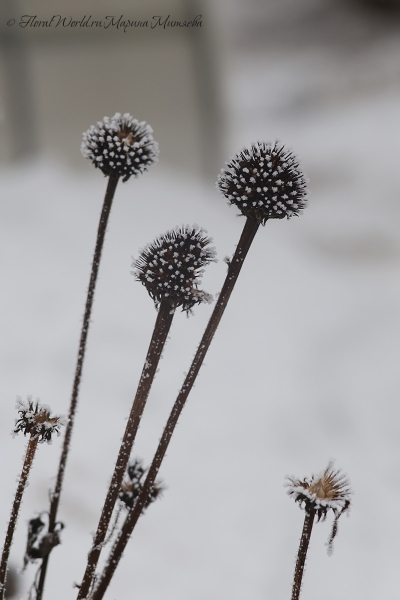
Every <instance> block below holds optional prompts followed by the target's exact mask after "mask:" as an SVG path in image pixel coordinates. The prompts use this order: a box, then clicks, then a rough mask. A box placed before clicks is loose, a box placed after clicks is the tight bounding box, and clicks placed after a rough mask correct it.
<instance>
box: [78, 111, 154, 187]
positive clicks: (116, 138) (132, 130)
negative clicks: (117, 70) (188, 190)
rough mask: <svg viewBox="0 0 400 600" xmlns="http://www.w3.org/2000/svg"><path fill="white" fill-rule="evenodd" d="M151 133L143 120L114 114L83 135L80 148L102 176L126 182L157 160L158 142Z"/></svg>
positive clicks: (127, 115) (128, 115) (150, 129)
mask: <svg viewBox="0 0 400 600" xmlns="http://www.w3.org/2000/svg"><path fill="white" fill-rule="evenodd" d="M152 133H153V130H152V128H151V127H150V125H147V123H145V122H144V121H142V122H139V121H137V120H136V119H134V118H133V117H131V115H130V114H128V113H126V114H124V115H121V114H120V113H116V114H115V115H114V116H113V117H111V118H110V117H104V119H103V120H102V121H99V122H98V123H97V125H92V127H91V128H90V129H88V131H86V132H85V133H84V134H83V142H82V146H81V151H82V154H83V156H84V157H85V158H90V160H91V161H92V162H93V164H94V166H95V167H97V168H99V169H101V171H103V173H104V175H107V176H108V175H114V176H119V177H122V178H123V181H128V179H129V178H130V177H131V176H132V175H133V176H134V177H137V176H138V175H140V174H141V173H143V172H144V171H147V168H148V167H149V166H150V165H152V164H154V163H155V162H157V157H158V144H157V142H155V141H154V139H153V136H152Z"/></svg>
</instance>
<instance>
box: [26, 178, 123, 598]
mask: <svg viewBox="0 0 400 600" xmlns="http://www.w3.org/2000/svg"><path fill="white" fill-rule="evenodd" d="M118 180H119V177H118V176H110V177H109V179H108V185H107V190H106V194H105V197H104V202H103V208H102V211H101V215H100V221H99V227H98V231H97V239H96V246H95V250H94V256H93V263H92V272H91V274H90V280H89V288H88V292H87V297H86V305H85V313H84V317H83V323H82V331H81V337H80V341H79V349H78V358H77V362H76V368H75V377H74V382H73V386H72V394H71V402H70V407H69V414H68V418H69V420H68V424H67V427H66V431H65V436H64V442H63V448H62V451H61V457H60V463H59V465H58V473H57V480H56V485H55V487H54V491H53V493H52V494H51V501H50V511H49V515H50V516H49V533H51V532H53V531H54V527H55V525H56V522H57V512H58V505H59V502H60V494H61V489H62V485H63V480H64V473H65V467H66V464H67V458H68V453H69V448H70V444H71V436H72V429H73V427H74V422H75V414H76V408H77V404H78V395H79V387H80V383H81V377H82V368H83V361H84V359H85V352H86V342H87V336H88V332H89V325H90V317H91V314H92V306H93V299H94V294H95V290H96V282H97V275H98V272H99V266H100V259H101V253H102V250H103V244H104V238H105V233H106V229H107V223H108V218H109V216H110V211H111V206H112V202H113V199H114V194H115V190H116V188H117V184H118ZM49 556H50V554H49V555H47V556H46V557H45V558H44V559H43V561H42V566H41V570H40V578H39V583H38V587H37V591H36V600H42V596H43V589H44V583H45V579H46V571H47V565H48V561H49Z"/></svg>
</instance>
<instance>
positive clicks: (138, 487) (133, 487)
mask: <svg viewBox="0 0 400 600" xmlns="http://www.w3.org/2000/svg"><path fill="white" fill-rule="evenodd" d="M145 473H146V469H144V468H143V466H142V461H141V460H138V459H136V460H135V462H134V463H132V464H131V465H129V466H128V469H127V475H128V477H127V479H126V480H125V481H124V482H123V483H122V486H121V491H120V493H119V499H120V500H121V502H123V503H124V504H125V506H126V508H128V509H131V508H133V505H134V504H135V501H136V498H137V497H138V496H139V494H140V492H141V491H142V487H143V484H142V478H143V476H144V474H145ZM164 489H165V488H164V486H163V484H162V483H161V482H159V481H155V482H154V484H153V486H152V488H151V492H150V495H149V497H148V499H147V501H146V504H145V508H147V507H148V506H150V504H152V502H154V501H155V500H157V498H158V497H159V496H160V495H161V494H162V492H163V491H164Z"/></svg>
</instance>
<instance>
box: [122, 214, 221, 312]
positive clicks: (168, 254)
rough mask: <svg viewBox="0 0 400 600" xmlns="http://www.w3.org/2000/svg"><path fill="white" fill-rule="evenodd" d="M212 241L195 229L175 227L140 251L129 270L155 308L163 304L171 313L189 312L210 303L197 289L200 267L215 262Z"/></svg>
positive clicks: (204, 233)
mask: <svg viewBox="0 0 400 600" xmlns="http://www.w3.org/2000/svg"><path fill="white" fill-rule="evenodd" d="M211 242H212V239H211V238H209V237H207V235H206V232H205V231H204V230H203V229H201V228H199V227H198V226H197V225H193V226H192V227H189V226H185V227H183V226H182V227H179V228H177V229H173V230H171V231H168V232H167V233H165V234H164V235H162V236H160V237H158V238H157V239H155V240H154V242H152V243H151V244H149V245H148V246H146V248H144V250H142V252H141V254H140V256H139V258H138V259H137V260H136V261H135V262H134V264H133V267H135V271H134V272H133V274H134V275H135V276H136V279H137V281H141V282H142V283H143V285H144V286H145V287H146V289H147V291H148V292H149V294H150V296H151V298H152V299H153V300H154V302H155V304H156V306H158V305H159V304H160V302H163V301H167V302H169V304H170V305H171V307H172V308H173V309H175V308H178V307H180V306H181V307H182V310H185V311H190V309H191V308H192V307H193V306H194V305H195V304H201V303H202V302H211V300H212V296H210V294H207V293H206V292H203V291H202V290H199V289H198V286H199V284H200V283H201V275H202V274H203V267H204V266H206V265H208V264H209V263H210V262H214V261H215V249H214V248H212V247H209V244H210V243H211Z"/></svg>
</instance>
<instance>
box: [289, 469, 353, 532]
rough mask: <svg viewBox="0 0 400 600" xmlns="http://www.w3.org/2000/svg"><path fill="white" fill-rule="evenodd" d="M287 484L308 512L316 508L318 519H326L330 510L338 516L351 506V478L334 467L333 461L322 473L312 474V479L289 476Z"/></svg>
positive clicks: (291, 495)
mask: <svg viewBox="0 0 400 600" xmlns="http://www.w3.org/2000/svg"><path fill="white" fill-rule="evenodd" d="M285 486H286V487H287V488H288V489H287V493H288V494H289V496H290V497H291V498H294V500H295V502H297V503H298V504H299V505H300V507H301V508H303V506H304V508H305V510H306V511H307V512H309V510H310V508H311V507H312V508H313V509H314V510H315V513H316V516H317V518H318V521H319V520H320V519H322V520H323V521H324V520H325V519H326V515H327V513H328V511H329V510H332V512H333V513H334V514H335V516H336V515H338V514H339V513H340V514H341V513H342V512H344V511H345V510H347V509H348V508H349V506H350V502H351V495H352V490H351V488H350V483H349V480H348V479H347V477H346V475H344V474H343V473H341V471H340V470H339V469H334V468H333V462H330V463H329V464H328V466H327V468H326V469H325V471H324V472H323V473H322V474H320V475H317V476H316V475H312V477H311V478H310V479H306V478H304V479H303V480H301V479H296V478H295V477H287V481H286V483H285Z"/></svg>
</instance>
